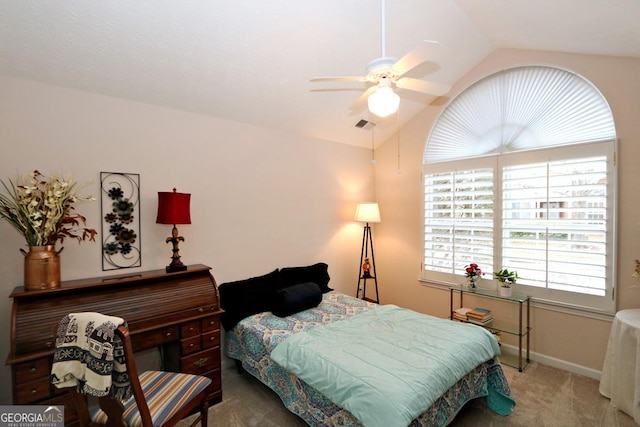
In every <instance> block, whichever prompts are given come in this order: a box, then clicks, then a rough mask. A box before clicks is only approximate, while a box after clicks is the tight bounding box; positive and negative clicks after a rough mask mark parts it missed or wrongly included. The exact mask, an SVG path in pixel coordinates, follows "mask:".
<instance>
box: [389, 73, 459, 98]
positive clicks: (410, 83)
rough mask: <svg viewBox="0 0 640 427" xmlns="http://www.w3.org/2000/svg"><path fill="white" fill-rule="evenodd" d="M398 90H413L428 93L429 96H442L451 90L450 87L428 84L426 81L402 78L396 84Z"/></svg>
mask: <svg viewBox="0 0 640 427" xmlns="http://www.w3.org/2000/svg"><path fill="white" fill-rule="evenodd" d="M396 86H397V87H399V88H400V89H407V90H413V91H415V92H422V93H428V94H430V95H436V96H442V95H444V94H446V93H448V92H449V91H450V90H451V85H447V84H442V83H435V82H429V81H426V80H419V79H411V78H408V77H404V78H402V79H400V80H398V81H397V82H396Z"/></svg>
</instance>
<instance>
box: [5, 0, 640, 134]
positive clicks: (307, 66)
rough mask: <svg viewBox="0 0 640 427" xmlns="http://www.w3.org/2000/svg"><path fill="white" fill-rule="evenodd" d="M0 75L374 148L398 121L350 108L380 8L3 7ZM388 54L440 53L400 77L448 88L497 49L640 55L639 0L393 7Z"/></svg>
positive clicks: (148, 3) (413, 99)
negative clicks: (362, 124) (421, 48)
mask: <svg viewBox="0 0 640 427" xmlns="http://www.w3.org/2000/svg"><path fill="white" fill-rule="evenodd" d="M0 5H1V7H0V73H1V74H4V75H8V76H14V77H19V78H24V79H31V80H36V81H40V82H45V83H50V84H54V85H59V86H63V87H69V88H75V89H79V90H83V91H88V92H93V93H99V94H104V95H109V96H115V97H121V98H125V99H130V100H135V101H139V102H144V103H150V104H156V105H161V106H166V107H170V108H175V109H180V110H185V111H191V112H196V113H201V114H207V115H212V116H216V117H221V118H226V119H230V120H235V121H239V122H244V123H248V124H253V125H257V126H262V127H267V128H274V129H279V130H283V131H287V132H295V133H299V134H303V135H307V136H312V137H317V138H322V139H326V140H331V141H337V142H341V143H345V144H353V145H358V146H365V147H369V146H371V143H372V139H371V138H372V135H371V132H370V131H367V129H360V128H357V127H355V124H356V123H357V122H358V121H359V120H361V119H365V120H369V121H372V122H373V123H376V124H377V126H376V127H375V128H376V131H375V139H376V140H375V141H374V143H375V144H376V145H377V144H378V143H379V142H381V141H383V140H384V139H385V135H390V134H391V133H392V132H393V131H394V130H395V129H396V128H397V126H398V125H402V124H403V123H405V122H406V121H407V120H409V119H410V118H411V117H413V116H415V115H416V114H417V113H418V112H419V111H420V110H422V109H424V108H425V107H426V106H427V105H428V104H429V103H430V102H432V101H433V100H434V99H435V97H434V96H431V95H426V94H421V93H417V92H409V91H406V90H401V89H398V93H399V94H400V96H401V102H400V112H399V115H392V116H390V117H389V118H386V119H379V118H377V117H375V116H373V115H370V113H369V112H368V111H367V109H366V103H361V104H360V105H359V106H356V108H353V106H354V103H355V102H356V100H358V98H359V97H360V95H361V94H362V93H363V92H364V91H365V90H366V88H367V87H368V86H367V85H366V84H365V83H363V82H322V83H318V82H315V83H312V82H310V79H311V78H313V77H317V76H335V75H343V76H360V75H364V74H365V68H366V66H367V64H368V63H369V62H370V61H372V60H374V59H376V58H379V57H380V56H381V54H382V50H383V37H382V32H383V31H382V28H383V26H382V23H381V15H382V14H381V1H380V0H322V1H307V0H237V1H213V0H199V1H198V0H181V1H175V0H135V1H125V0H108V1H95V0H0ZM385 16H386V20H385V25H384V29H385V31H384V32H385V34H386V37H385V40H384V41H385V43H384V50H385V51H386V55H387V56H392V57H398V58H400V57H402V56H403V55H404V54H406V53H408V52H409V51H411V50H412V49H414V48H416V47H417V46H418V45H420V44H422V43H424V41H425V40H436V41H438V42H439V47H438V48H437V49H431V53H430V55H432V57H431V58H430V61H429V62H427V63H425V64H423V65H421V66H418V67H416V68H415V69H413V70H412V71H411V72H410V73H408V75H410V77H414V78H420V79H427V80H430V81H435V82H439V83H445V84H453V83H455V82H456V81H457V80H458V79H459V78H460V77H461V76H463V75H464V74H465V73H466V72H467V71H469V70H470V69H471V68H472V67H473V66H474V65H476V64H477V63H478V62H479V61H481V60H482V59H483V58H485V57H486V56H487V55H488V54H490V53H491V52H492V51H493V50H495V49H497V48H502V47H509V48H523V49H534V50H549V51H559V52H574V53H585V54H596V55H614V56H625V57H634V58H640V1H638V0H517V1H514V0H387V1H386V13H385Z"/></svg>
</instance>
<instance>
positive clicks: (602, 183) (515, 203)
mask: <svg viewBox="0 0 640 427" xmlns="http://www.w3.org/2000/svg"><path fill="white" fill-rule="evenodd" d="M502 174H503V175H502V187H503V188H502V198H503V209H502V217H503V219H502V265H503V266H504V267H506V268H508V269H509V270H512V269H514V270H517V271H518V273H519V275H520V277H521V278H522V279H521V280H520V282H521V283H522V284H526V285H530V286H535V287H542V288H548V289H553V290H561V291H571V292H579V293H583V294H588V295H597V296H604V295H605V291H606V279H607V217H608V213H607V205H608V203H607V156H606V155H599V156H593V157H591V156H590V157H582V158H573V159H566V160H557V161H547V162H540V163H530V164H523V165H512V166H505V167H503V169H502Z"/></svg>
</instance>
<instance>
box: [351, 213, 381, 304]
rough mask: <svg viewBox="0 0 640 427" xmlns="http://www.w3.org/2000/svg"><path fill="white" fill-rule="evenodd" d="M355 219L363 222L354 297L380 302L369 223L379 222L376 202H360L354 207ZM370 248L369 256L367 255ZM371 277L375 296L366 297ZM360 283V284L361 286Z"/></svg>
mask: <svg viewBox="0 0 640 427" xmlns="http://www.w3.org/2000/svg"><path fill="white" fill-rule="evenodd" d="M355 220H356V221H358V222H364V223H365V226H364V231H363V234H362V250H361V251H360V267H359V268H358V288H357V289H356V298H362V299H364V300H367V301H371V302H376V303H380V300H379V298H378V277H377V276H376V258H375V255H374V252H373V236H372V234H371V226H370V225H369V223H374V222H380V209H379V208H378V204H377V203H369V202H367V203H360V204H358V207H357V208H356V215H355ZM369 249H371V257H369ZM369 279H373V281H374V283H375V285H376V298H375V299H371V298H367V280H369ZM361 284H362V286H361Z"/></svg>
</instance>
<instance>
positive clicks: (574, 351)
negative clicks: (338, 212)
mask: <svg viewBox="0 0 640 427" xmlns="http://www.w3.org/2000/svg"><path fill="white" fill-rule="evenodd" d="M528 64H542V65H551V66H557V67H560V68H565V69H568V70H572V71H575V72H577V73H578V74H580V75H582V76H583V77H585V78H586V79H587V80H589V81H591V82H592V83H593V84H594V85H595V86H596V87H597V88H598V89H599V90H600V91H601V92H602V94H603V95H604V97H605V98H606V99H607V101H608V102H609V104H610V106H611V109H612V111H613V115H614V119H615V123H616V129H617V135H618V138H619V155H618V160H619V168H618V170H619V187H618V188H619V204H618V212H617V216H618V247H617V249H618V266H617V267H618V278H617V284H618V308H619V309H624V308H638V307H640V287H633V286H634V285H640V281H638V280H637V279H635V278H633V277H631V273H632V272H633V268H634V259H636V258H639V257H640V214H638V212H640V197H639V193H638V182H639V180H640V168H639V167H638V161H639V159H640V101H639V100H640V78H639V77H638V76H640V60H638V59H625V58H615V57H596V56H584V55H573V54H561V53H550V52H538V51H521V50H499V51H496V52H494V53H493V54H492V55H490V56H489V57H487V58H486V59H485V60H484V61H482V62H481V63H480V64H478V65H477V66H476V67H475V68H474V69H473V70H471V71H470V72H469V73H468V74H467V75H465V76H464V77H463V78H462V79H461V80H460V81H459V82H458V83H457V84H456V85H455V86H454V88H453V90H452V94H457V93H459V92H460V91H462V90H463V89H464V88H465V87H467V86H469V85H470V84H472V83H474V82H475V81H477V80H479V79H480V78H482V77H485V76H487V75H489V74H492V73H494V72H497V71H499V70H500V69H503V68H508V67H512V66H516V65H528ZM441 109H442V106H430V107H429V108H427V109H426V110H424V112H422V113H421V114H420V115H419V116H417V117H416V118H415V119H414V120H413V121H411V122H410V123H409V124H408V125H406V126H405V127H403V128H402V129H401V132H400V138H399V141H400V145H399V146H400V155H401V156H400V158H401V173H400V174H398V173H397V172H396V169H397V167H396V165H397V153H398V135H395V136H394V137H392V138H390V140H389V141H387V142H385V144H384V145H382V146H381V147H380V148H379V149H378V150H377V152H376V158H377V159H378V163H377V165H376V175H375V176H376V181H375V186H376V197H377V200H378V202H379V203H380V209H381V215H382V222H381V223H380V224H377V225H376V229H375V231H374V236H375V238H376V242H375V245H376V266H377V270H378V276H379V278H380V292H381V299H382V302H383V303H394V304H398V305H401V306H406V307H410V308H413V309H415V310H418V311H421V312H424V313H429V314H433V315H436V316H440V317H446V316H448V310H449V294H448V292H447V291H442V290H439V289H433V288H429V287H425V286H423V285H422V284H420V283H419V282H418V278H419V276H420V263H421V254H422V252H421V249H422V237H423V235H422V230H421V226H422V222H421V206H420V204H421V196H420V194H421V168H422V154H423V150H424V144H425V140H426V138H427V136H428V133H429V130H430V129H431V126H432V125H433V123H434V121H435V120H436V118H437V116H438V114H439V113H440V111H441ZM483 305H487V303H484V304H483ZM496 309H497V310H500V311H506V312H507V313H509V310H513V308H503V307H496ZM511 314H513V313H511ZM532 326H533V332H532V337H531V339H532V345H531V350H532V351H533V352H536V353H539V354H540V356H541V357H542V358H543V360H551V359H559V361H560V362H561V363H565V364H567V365H569V364H573V365H577V366H578V367H580V368H585V369H586V370H587V371H589V370H591V371H593V372H594V373H596V374H597V372H599V371H600V370H601V369H602V362H603V360H604V352H605V349H606V344H607V339H608V334H609V330H610V327H611V323H610V321H606V320H594V319H589V318H586V317H581V316H576V315H569V314H563V313H558V312H553V311H548V310H543V309H534V310H533V311H532Z"/></svg>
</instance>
